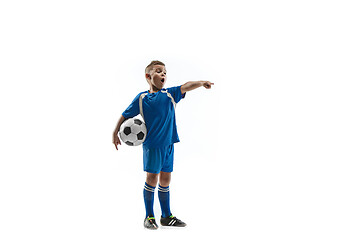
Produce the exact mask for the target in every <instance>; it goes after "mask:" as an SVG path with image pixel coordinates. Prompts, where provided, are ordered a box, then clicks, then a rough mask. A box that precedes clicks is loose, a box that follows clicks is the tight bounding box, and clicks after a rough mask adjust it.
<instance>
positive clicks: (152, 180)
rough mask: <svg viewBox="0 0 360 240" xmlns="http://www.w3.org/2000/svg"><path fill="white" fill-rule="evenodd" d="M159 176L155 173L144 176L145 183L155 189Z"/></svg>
mask: <svg viewBox="0 0 360 240" xmlns="http://www.w3.org/2000/svg"><path fill="white" fill-rule="evenodd" d="M158 176H159V174H156V173H147V174H146V183H147V184H149V185H150V186H152V187H155V186H156V184H157V181H158Z"/></svg>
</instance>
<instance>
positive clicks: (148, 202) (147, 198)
mask: <svg viewBox="0 0 360 240" xmlns="http://www.w3.org/2000/svg"><path fill="white" fill-rule="evenodd" d="M154 192H155V187H152V186H150V185H149V184H147V183H145V186H144V202H145V210H146V216H145V217H148V216H154V209H153V206H154Z"/></svg>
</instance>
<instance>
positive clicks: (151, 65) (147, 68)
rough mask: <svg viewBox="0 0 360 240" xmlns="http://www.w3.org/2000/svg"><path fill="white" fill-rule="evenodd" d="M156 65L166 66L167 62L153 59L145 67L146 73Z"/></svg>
mask: <svg viewBox="0 0 360 240" xmlns="http://www.w3.org/2000/svg"><path fill="white" fill-rule="evenodd" d="M155 65H162V66H164V67H165V63H163V62H160V61H158V60H154V61H152V62H151V63H150V64H149V65H147V67H146V68H145V73H150V71H151V70H152V69H153V67H154V66H155Z"/></svg>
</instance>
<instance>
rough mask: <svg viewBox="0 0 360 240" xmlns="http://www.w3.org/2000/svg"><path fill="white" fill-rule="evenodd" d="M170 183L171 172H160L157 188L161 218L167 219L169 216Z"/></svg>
mask: <svg viewBox="0 0 360 240" xmlns="http://www.w3.org/2000/svg"><path fill="white" fill-rule="evenodd" d="M170 181H171V172H160V181H159V182H160V183H159V188H158V194H159V202H160V206H161V212H162V214H161V216H162V217H163V218H164V217H169V216H171V211H170V192H169V185H170Z"/></svg>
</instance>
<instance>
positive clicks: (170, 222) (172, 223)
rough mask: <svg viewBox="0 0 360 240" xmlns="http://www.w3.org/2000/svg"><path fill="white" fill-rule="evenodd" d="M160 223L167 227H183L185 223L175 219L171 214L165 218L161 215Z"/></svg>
mask: <svg viewBox="0 0 360 240" xmlns="http://www.w3.org/2000/svg"><path fill="white" fill-rule="evenodd" d="M160 223H161V225H162V226H167V227H185V226H186V223H184V222H183V221H181V220H180V219H177V218H176V217H174V216H173V215H171V216H170V217H165V218H163V217H161V219H160Z"/></svg>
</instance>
